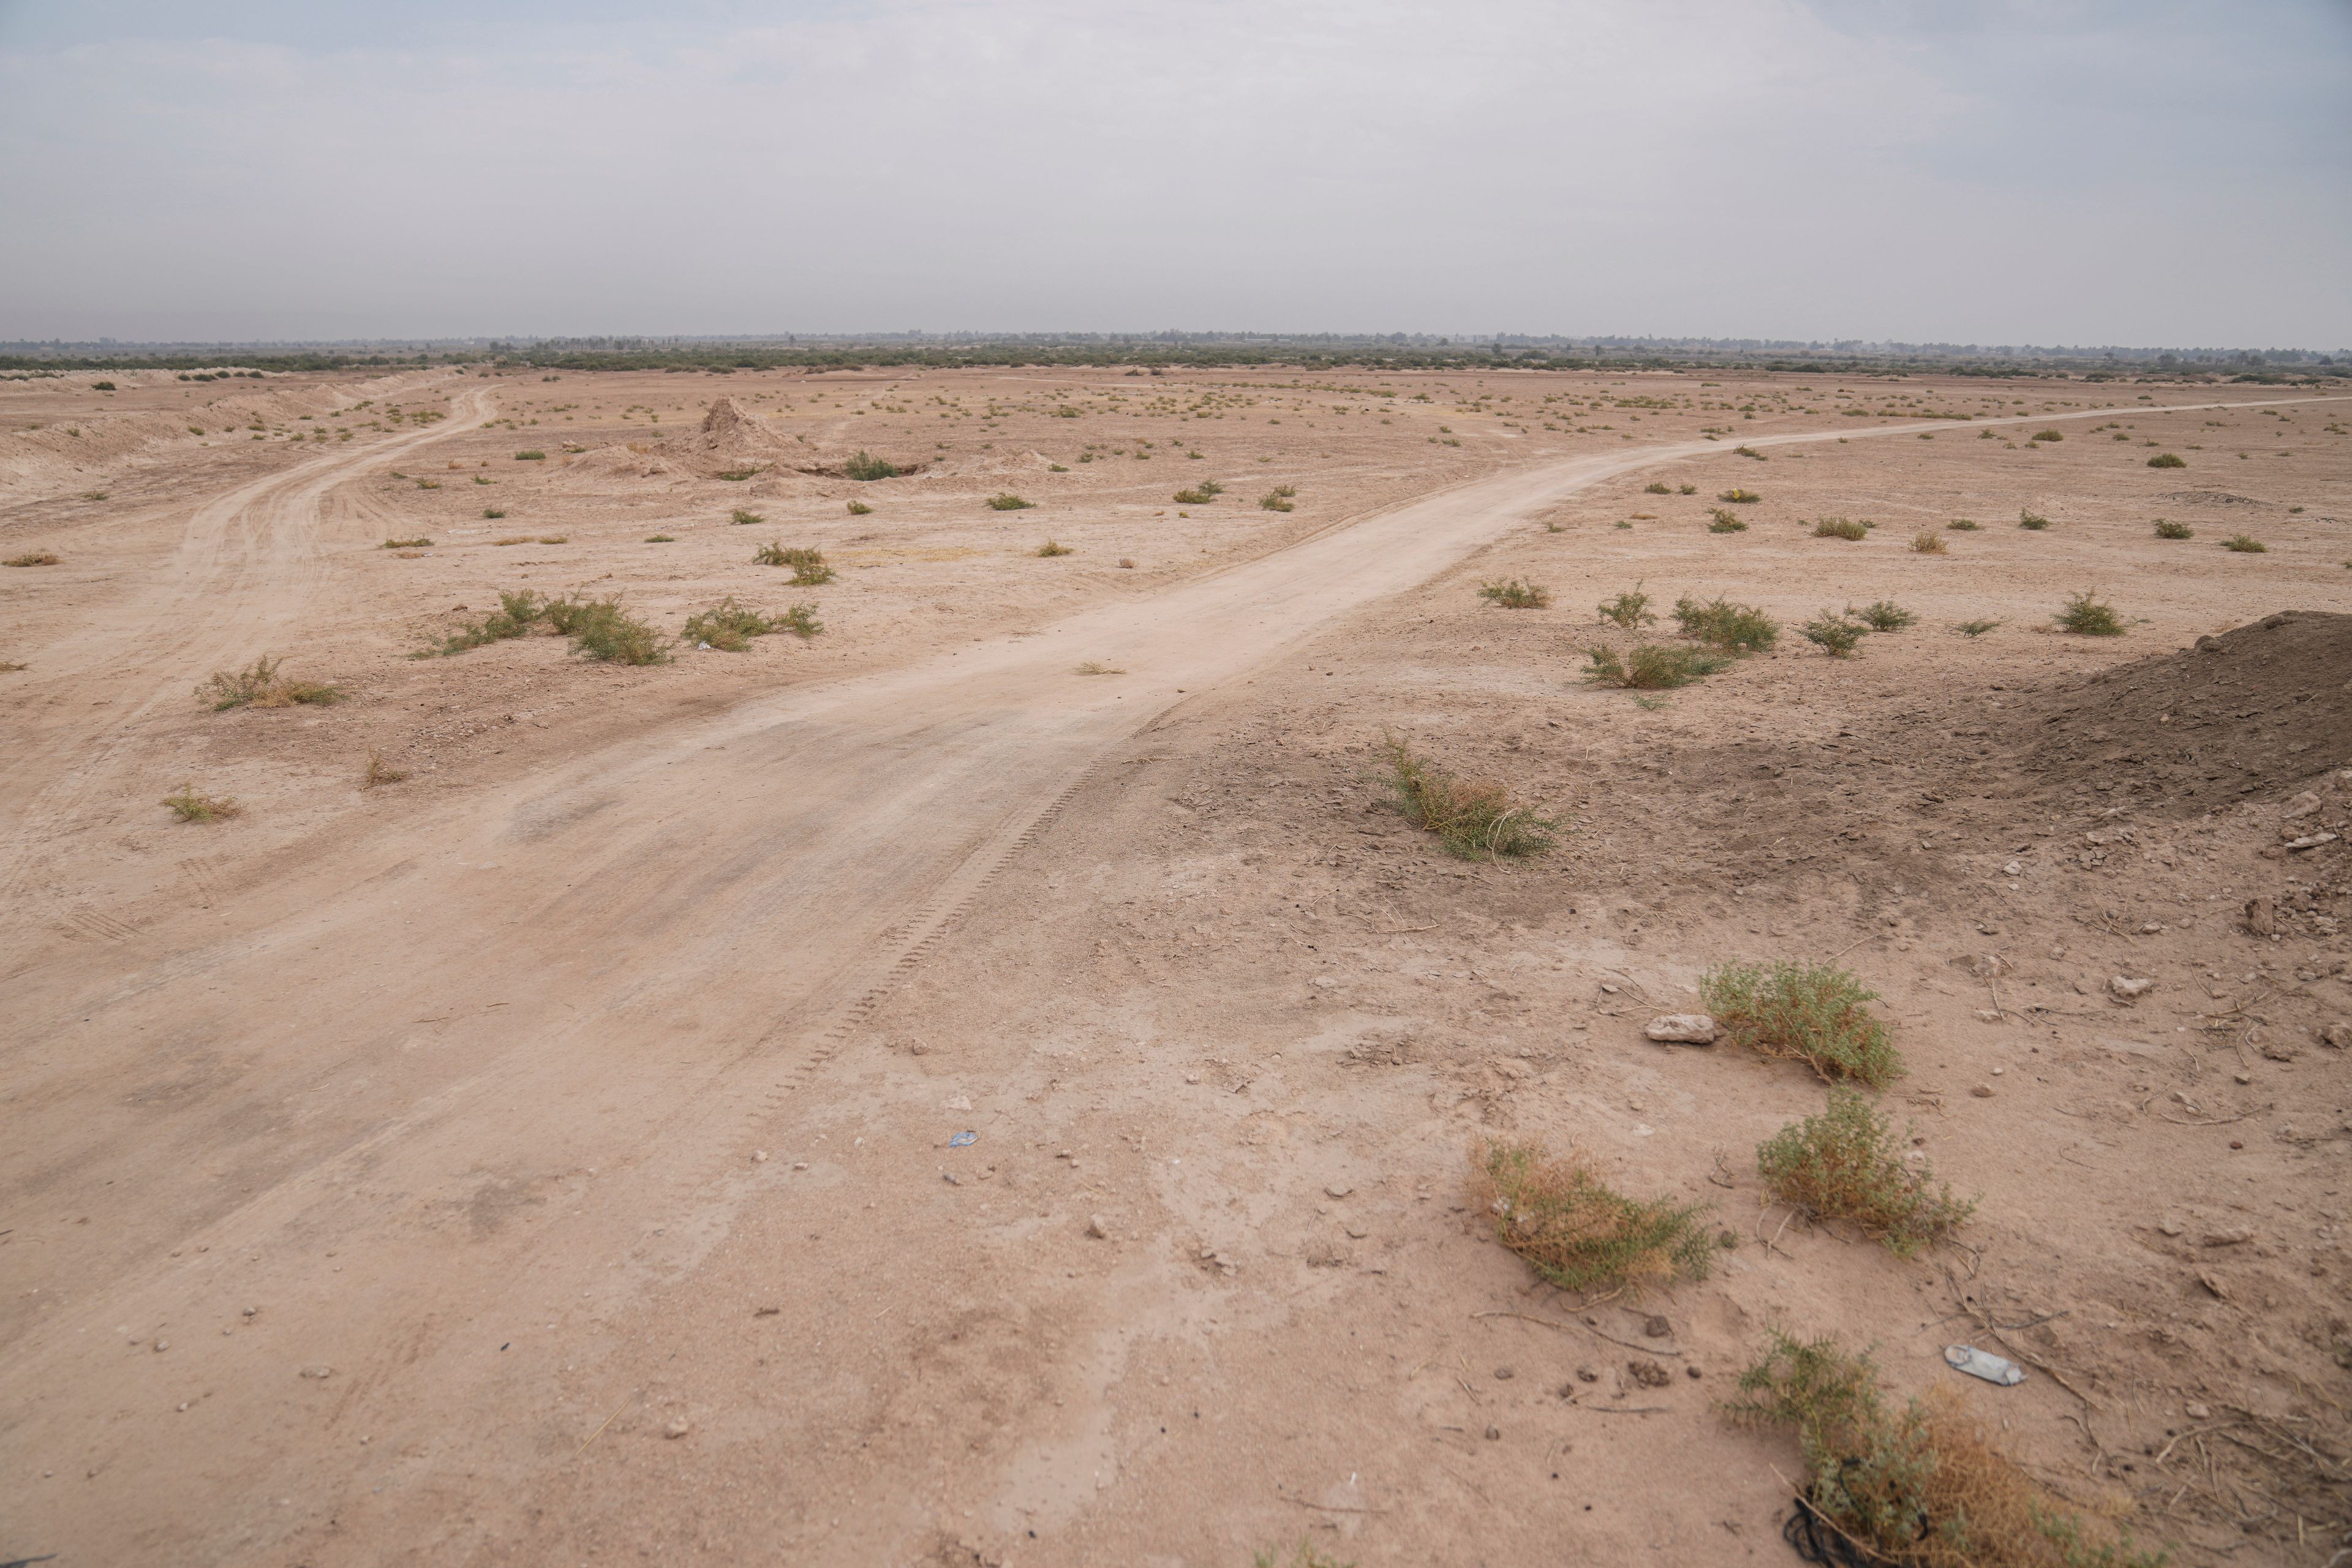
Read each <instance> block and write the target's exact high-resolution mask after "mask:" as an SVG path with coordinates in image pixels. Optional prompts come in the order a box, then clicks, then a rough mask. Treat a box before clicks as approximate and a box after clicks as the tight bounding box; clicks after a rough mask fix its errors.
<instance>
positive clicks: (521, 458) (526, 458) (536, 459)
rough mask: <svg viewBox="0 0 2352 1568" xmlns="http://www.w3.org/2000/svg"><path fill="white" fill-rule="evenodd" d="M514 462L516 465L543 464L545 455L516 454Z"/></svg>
mask: <svg viewBox="0 0 2352 1568" xmlns="http://www.w3.org/2000/svg"><path fill="white" fill-rule="evenodd" d="M515 461H516V462H518V463H544V462H545V461H547V454H546V453H544V452H517V453H516V454H515Z"/></svg>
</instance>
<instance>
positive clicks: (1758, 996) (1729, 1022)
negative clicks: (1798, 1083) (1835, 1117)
mask: <svg viewBox="0 0 2352 1568" xmlns="http://www.w3.org/2000/svg"><path fill="white" fill-rule="evenodd" d="M1699 995H1700V996H1701V998H1702V999H1703V1000H1704V1001H1705V1002H1706V1010H1707V1012H1708V1013H1709V1014H1711V1015H1712V1016H1714V1018H1715V1021H1716V1022H1717V1023H1718V1024H1720V1025H1722V1026H1723V1028H1724V1032H1725V1035H1726V1037H1727V1038H1729V1040H1730V1041H1731V1042H1732V1043H1733V1044H1734V1045H1738V1046H1745V1047H1748V1049H1750V1050H1754V1051H1760V1052H1762V1053H1763V1054H1764V1055H1766V1056H1768V1057H1788V1058H1793V1059H1795V1060H1798V1061H1801V1062H1803V1063H1805V1064H1806V1065H1807V1066H1809V1067H1811V1068H1812V1069H1813V1070H1814V1071H1815V1072H1817V1073H1819V1074H1821V1076H1822V1077H1823V1078H1825V1079H1858V1080H1859V1081H1861V1082H1863V1083H1866V1084H1868V1085H1869V1086H1870V1087H1871V1088H1873V1089H1884V1088H1885V1087H1886V1085H1888V1084H1889V1083H1892V1082H1893V1081H1894V1080H1895V1078H1896V1077H1897V1076H1898V1075H1899V1074H1900V1073H1901V1072H1902V1071H1903V1058H1902V1057H1901V1056H1900V1055H1898V1054H1897V1053H1896V1051H1895V1047H1893V1046H1891V1045H1889V1044H1888V1043H1887V1040H1886V1026H1885V1025H1884V1024H1882V1023H1880V1022H1879V1021H1878V1018H1877V1016H1876V1015H1874V1014H1873V1013H1872V1012H1871V1010H1870V1007H1869V1004H1870V1003H1873V1002H1875V1001H1876V1000H1878V994H1877V993H1876V992H1874V991H1865V990H1864V989H1863V988H1862V984H1861V982H1859V981H1857V980H1856V979H1855V978H1854V977H1853V975H1851V974H1849V973H1846V972H1845V971H1844V970H1843V969H1837V968H1833V967H1832V966H1831V965H1829V964H1826V963H1788V962H1786V961H1781V962H1778V963H1770V964H1753V963H1729V964H1726V965H1724V966H1723V967H1722V968H1720V969H1715V970H1710V971H1709V972H1708V973H1706V974H1705V975H1703V976H1701V977H1700V979H1699Z"/></svg>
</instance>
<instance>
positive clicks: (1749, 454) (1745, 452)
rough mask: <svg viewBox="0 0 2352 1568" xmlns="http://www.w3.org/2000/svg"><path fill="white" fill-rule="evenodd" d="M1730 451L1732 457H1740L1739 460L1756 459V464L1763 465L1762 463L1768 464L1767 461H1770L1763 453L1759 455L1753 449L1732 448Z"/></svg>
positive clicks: (1743, 447) (1745, 447)
mask: <svg viewBox="0 0 2352 1568" xmlns="http://www.w3.org/2000/svg"><path fill="white" fill-rule="evenodd" d="M1731 450H1732V455H1733V456H1735V457H1740V458H1755V459H1756V460H1757V461H1758V462H1759V463H1763V462H1769V461H1770V460H1771V459H1769V458H1767V457H1765V456H1764V454H1763V453H1761V452H1759V451H1758V450H1757V449H1756V448H1755V447H1747V446H1740V447H1733V448H1732V449H1731Z"/></svg>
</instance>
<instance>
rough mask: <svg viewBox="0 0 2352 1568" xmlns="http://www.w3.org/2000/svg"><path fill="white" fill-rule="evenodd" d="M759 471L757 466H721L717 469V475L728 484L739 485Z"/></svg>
mask: <svg viewBox="0 0 2352 1568" xmlns="http://www.w3.org/2000/svg"><path fill="white" fill-rule="evenodd" d="M759 471H760V470H759V469H757V468H721V469H719V478H720V479H725V480H726V481H727V482H728V483H730V484H737V485H740V484H741V483H742V482H743V481H744V480H745V479H750V478H751V477H752V476H753V475H755V474H757V473H758V472H759Z"/></svg>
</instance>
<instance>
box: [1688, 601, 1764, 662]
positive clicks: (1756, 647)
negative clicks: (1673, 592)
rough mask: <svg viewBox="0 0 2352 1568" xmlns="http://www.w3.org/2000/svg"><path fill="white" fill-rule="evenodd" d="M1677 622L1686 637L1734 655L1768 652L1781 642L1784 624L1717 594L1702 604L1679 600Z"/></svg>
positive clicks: (1759, 611)
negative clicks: (1725, 649)
mask: <svg viewBox="0 0 2352 1568" xmlns="http://www.w3.org/2000/svg"><path fill="white" fill-rule="evenodd" d="M1675 621H1676V622H1677V623H1678V624H1679V625H1680V626H1682V629H1683V633H1684V635H1685V636H1686V637H1696V638H1697V639H1698V640H1699V641H1701V642H1703V643H1706V644H1708V645H1709V646H1711V647H1719V648H1727V649H1729V650H1730V651H1731V652H1733V653H1764V652H1768V651H1769V649H1770V648H1771V647H1773V646H1774V645H1775V644H1777V643H1778V642H1779V641H1780V622H1778V621H1776V620H1774V619H1773V618H1772V617H1771V616H1768V615H1766V614H1765V613H1764V612H1763V611H1762V610H1759V609H1758V608H1757V607H1756V606H1755V605H1735V604H1733V603H1732V602H1731V601H1730V600H1729V599H1727V598H1725V597H1724V596H1722V595H1717V596H1716V597H1715V598H1714V599H1712V600H1710V601H1707V602H1706V603H1704V604H1702V603H1701V602H1700V601H1698V600H1696V599H1692V598H1681V599H1676V600H1675Z"/></svg>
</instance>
